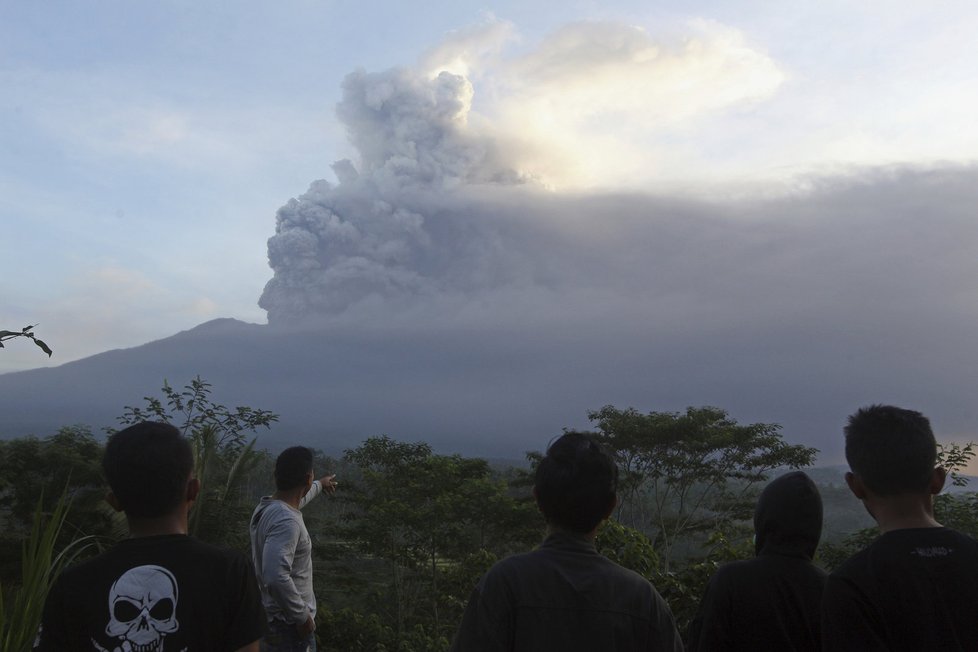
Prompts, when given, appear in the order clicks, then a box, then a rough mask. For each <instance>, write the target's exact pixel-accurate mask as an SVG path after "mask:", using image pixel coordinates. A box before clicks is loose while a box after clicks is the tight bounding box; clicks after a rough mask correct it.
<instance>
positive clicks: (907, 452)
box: [845, 405, 937, 496]
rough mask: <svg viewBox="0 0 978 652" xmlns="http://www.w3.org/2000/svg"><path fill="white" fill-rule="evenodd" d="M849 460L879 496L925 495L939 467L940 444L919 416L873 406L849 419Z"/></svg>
mask: <svg viewBox="0 0 978 652" xmlns="http://www.w3.org/2000/svg"><path fill="white" fill-rule="evenodd" d="M845 436H846V460H847V461H848V462H849V467H850V468H851V469H852V472H853V473H855V474H856V475H858V476H859V477H860V479H861V480H862V481H863V484H865V485H866V488H867V489H869V490H870V491H872V492H873V493H875V494H877V495H879V496H895V495H899V494H907V493H925V492H927V491H928V488H929V486H930V481H931V478H932V476H933V473H934V467H935V465H936V464H937V442H936V440H935V439H934V433H933V431H932V430H931V427H930V421H928V420H927V417H925V416H924V415H922V414H921V413H920V412H914V411H913V410H904V409H902V408H898V407H893V406H892V405H871V406H869V407H865V408H862V409H860V410H859V411H857V412H856V413H855V414H853V415H852V416H850V417H849V424H848V425H847V426H846V427H845Z"/></svg>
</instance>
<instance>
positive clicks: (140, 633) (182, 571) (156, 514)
mask: <svg viewBox="0 0 978 652" xmlns="http://www.w3.org/2000/svg"><path fill="white" fill-rule="evenodd" d="M193 465H194V459H193V452H192V451H191V448H190V444H189V442H188V441H187V440H186V439H184V438H183V437H182V436H181V435H180V432H179V431H178V430H177V429H176V428H175V427H173V426H172V425H169V424H167V423H155V422H142V423H137V424H135V425H133V426H130V427H128V428H126V429H125V430H121V431H119V432H117V433H115V434H114V435H112V436H111V437H110V438H109V440H108V443H107V444H106V446H105V454H104V457H103V460H102V467H103V470H104V472H105V477H106V479H107V480H108V484H109V488H110V491H109V493H108V495H107V497H106V498H107V500H108V502H109V504H110V505H111V506H112V507H113V508H114V509H116V510H117V511H122V512H124V513H125V516H126V521H127V523H128V524H129V534H130V538H128V539H125V540H123V541H121V542H119V543H118V544H116V545H115V546H113V547H112V548H110V549H109V550H108V551H106V552H104V553H102V554H101V555H98V556H96V557H94V558H92V559H89V560H87V561H84V562H82V563H80V564H78V565H75V566H72V567H70V568H68V569H66V570H65V571H64V572H63V573H62V574H61V575H60V576H59V577H58V578H57V580H56V581H55V582H54V585H53V586H52V588H51V591H50V593H49V594H48V598H47V600H46V602H45V605H44V611H43V615H42V620H41V628H40V631H39V635H38V639H37V641H36V644H35V649H36V650H42V651H44V652H48V651H51V652H54V651H57V652H65V651H76V650H77V651H81V650H86V651H89V652H91V651H93V650H96V651H101V652H109V651H113V652H115V651H119V650H157V651H171V650H174V651H179V650H228V651H230V650H237V651H238V652H244V651H247V652H257V651H258V649H259V648H258V646H259V639H260V638H261V636H262V635H263V634H264V632H265V614H264V611H263V610H262V605H261V598H260V595H259V592H258V586H257V583H256V582H255V575H254V571H253V569H252V567H251V563H250V562H249V561H248V558H247V557H245V556H244V555H242V554H240V553H238V552H234V551H230V550H224V549H221V548H217V547H215V546H211V545H209V544H206V543H203V542H201V541H198V540H197V539H195V538H193V537H191V536H188V534H187V532H188V529H187V525H188V513H189V511H190V506H191V505H192V504H193V503H194V500H195V499H196V498H197V496H198V494H199V492H200V481H199V480H197V479H196V478H194V477H192V471H193Z"/></svg>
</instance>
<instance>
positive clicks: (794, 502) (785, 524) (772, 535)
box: [754, 471, 822, 559]
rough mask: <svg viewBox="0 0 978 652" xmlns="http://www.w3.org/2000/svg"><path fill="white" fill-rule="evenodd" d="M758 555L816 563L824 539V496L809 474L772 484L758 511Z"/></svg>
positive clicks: (794, 473)
mask: <svg viewBox="0 0 978 652" xmlns="http://www.w3.org/2000/svg"><path fill="white" fill-rule="evenodd" d="M754 534H755V540H754V552H755V553H756V554H758V555H761V554H775V555H789V556H792V557H806V558H808V559H812V558H813V557H814V556H815V549H816V548H818V541H819V539H820V538H821V536H822V496H821V495H820V494H819V493H818V487H816V486H815V483H814V482H812V479H811V478H809V477H808V476H807V475H806V474H804V473H802V472H801V471H792V472H791V473H786V474H784V475H782V476H780V477H778V478H776V479H774V480H772V481H771V482H770V483H768V485H767V486H766V487H764V491H762V492H761V495H760V497H758V499H757V507H756V508H755V509H754Z"/></svg>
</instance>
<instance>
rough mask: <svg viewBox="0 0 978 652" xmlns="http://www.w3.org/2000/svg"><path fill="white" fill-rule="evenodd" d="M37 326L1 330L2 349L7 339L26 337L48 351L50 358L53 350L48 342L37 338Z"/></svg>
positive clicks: (0, 344)
mask: <svg viewBox="0 0 978 652" xmlns="http://www.w3.org/2000/svg"><path fill="white" fill-rule="evenodd" d="M35 326H37V324H32V325H30V326H24V327H23V328H22V329H20V330H19V331H0V349H2V348H4V347H3V343H4V342H6V341H7V340H12V339H14V338H15V337H26V338H27V339H29V340H32V341H33V342H34V344H36V345H37V347H38V348H39V349H41V350H42V351H44V352H45V353H47V354H48V357H49V358H50V357H51V354H52V353H53V351H51V348H50V347H49V346H48V345H47V344H45V343H44V342H43V341H42V340H39V339H37V336H35V335H34V327H35Z"/></svg>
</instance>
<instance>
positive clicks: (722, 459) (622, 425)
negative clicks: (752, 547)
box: [588, 405, 818, 572]
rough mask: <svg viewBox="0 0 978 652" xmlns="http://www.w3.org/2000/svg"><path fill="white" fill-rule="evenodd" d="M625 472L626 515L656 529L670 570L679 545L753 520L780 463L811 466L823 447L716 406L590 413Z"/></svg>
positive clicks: (623, 518) (627, 521)
mask: <svg viewBox="0 0 978 652" xmlns="http://www.w3.org/2000/svg"><path fill="white" fill-rule="evenodd" d="M588 418H589V419H590V420H591V421H592V422H594V423H595V424H596V426H597V429H598V433H597V435H598V439H599V441H601V442H602V443H603V444H605V445H606V446H608V447H609V448H610V449H611V450H612V451H613V452H614V455H615V457H616V461H617V462H618V465H619V468H620V469H621V479H620V492H621V497H622V501H621V505H620V507H619V510H618V517H619V519H620V520H621V521H622V522H624V523H625V524H629V525H632V526H633V527H636V528H639V529H643V530H645V531H647V532H649V533H650V534H652V535H653V536H652V540H653V543H654V545H655V548H656V550H657V551H658V552H659V554H660V556H661V558H662V563H663V569H664V571H665V572H669V570H670V565H671V563H672V562H673V561H674V556H675V552H676V547H677V544H678V543H680V542H682V541H684V540H687V541H688V540H689V539H691V538H692V537H694V536H697V535H698V536H699V537H701V538H704V537H705V536H706V534H707V533H711V532H716V531H720V532H723V531H724V530H725V529H726V528H728V527H729V526H730V525H731V524H735V523H737V522H738V521H743V520H746V519H748V518H750V515H751V514H752V513H753V506H754V498H755V494H756V487H757V484H758V483H760V482H764V481H765V480H767V479H768V475H769V473H770V472H771V471H773V470H775V469H779V468H791V469H797V468H801V467H805V466H810V465H811V464H812V463H813V461H814V459H815V455H816V453H817V452H818V451H817V450H816V449H814V448H809V447H807V446H801V445H790V444H788V443H786V442H785V441H784V440H783V439H782V437H781V432H780V431H781V427H780V426H779V425H778V424H771V423H754V424H750V425H741V424H738V423H737V422H736V421H735V420H733V419H731V418H730V417H729V416H728V415H727V413H726V412H725V411H724V410H721V409H719V408H715V407H700V408H694V407H690V408H687V409H686V411H685V412H683V413H677V412H649V413H648V414H643V413H640V412H638V411H637V410H635V409H634V408H628V409H626V410H620V409H618V408H615V407H613V406H611V405H608V406H605V407H603V408H601V409H600V410H595V411H592V412H589V413H588Z"/></svg>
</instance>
